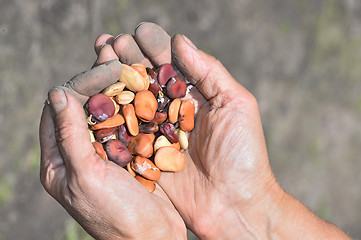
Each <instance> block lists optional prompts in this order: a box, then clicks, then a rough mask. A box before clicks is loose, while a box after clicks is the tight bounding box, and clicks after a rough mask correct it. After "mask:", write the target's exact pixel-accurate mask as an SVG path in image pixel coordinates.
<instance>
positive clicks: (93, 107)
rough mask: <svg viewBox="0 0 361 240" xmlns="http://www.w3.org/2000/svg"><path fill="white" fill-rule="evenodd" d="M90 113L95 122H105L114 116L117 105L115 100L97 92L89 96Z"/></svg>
mask: <svg viewBox="0 0 361 240" xmlns="http://www.w3.org/2000/svg"><path fill="white" fill-rule="evenodd" d="M87 106H88V109H87V110H88V113H89V115H90V116H92V120H93V122H98V123H99V122H104V121H105V120H107V119H108V118H110V117H113V116H114V113H115V106H114V103H113V101H112V100H111V99H110V98H109V97H108V96H107V95H104V94H102V93H98V94H95V95H93V96H91V97H90V98H89V101H88V103H87Z"/></svg>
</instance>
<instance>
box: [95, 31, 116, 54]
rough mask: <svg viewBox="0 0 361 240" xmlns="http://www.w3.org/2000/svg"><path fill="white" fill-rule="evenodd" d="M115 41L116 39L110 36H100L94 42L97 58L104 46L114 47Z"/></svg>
mask: <svg viewBox="0 0 361 240" xmlns="http://www.w3.org/2000/svg"><path fill="white" fill-rule="evenodd" d="M113 41H114V37H113V36H112V35H110V34H107V33H105V34H101V35H99V37H97V39H96V40H95V42H94V50H95V53H96V54H97V56H98V55H99V52H100V49H101V48H102V46H104V45H105V44H109V45H112V44H113Z"/></svg>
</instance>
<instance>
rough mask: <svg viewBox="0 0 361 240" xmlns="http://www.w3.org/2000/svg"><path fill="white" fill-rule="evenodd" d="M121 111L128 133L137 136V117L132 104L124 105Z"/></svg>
mask: <svg viewBox="0 0 361 240" xmlns="http://www.w3.org/2000/svg"><path fill="white" fill-rule="evenodd" d="M122 112H123V116H124V119H125V123H126V124H127V127H128V131H129V133H130V134H131V135H133V136H137V135H138V133H139V127H138V119H137V116H136V115H135V110H134V106H133V105H132V104H127V105H124V106H123V109H122Z"/></svg>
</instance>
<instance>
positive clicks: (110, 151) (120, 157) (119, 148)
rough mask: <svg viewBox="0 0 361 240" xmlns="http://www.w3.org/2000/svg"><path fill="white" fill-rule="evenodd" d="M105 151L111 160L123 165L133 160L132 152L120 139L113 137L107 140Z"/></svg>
mask: <svg viewBox="0 0 361 240" xmlns="http://www.w3.org/2000/svg"><path fill="white" fill-rule="evenodd" d="M105 152H106V153H107V156H108V158H109V160H111V161H113V162H114V163H116V164H118V165H119V166H121V167H124V166H126V165H127V164H128V163H129V162H130V161H131V160H132V154H130V152H129V150H128V149H127V147H126V146H125V145H124V144H123V143H122V141H120V140H116V139H111V140H109V141H108V142H106V143H105Z"/></svg>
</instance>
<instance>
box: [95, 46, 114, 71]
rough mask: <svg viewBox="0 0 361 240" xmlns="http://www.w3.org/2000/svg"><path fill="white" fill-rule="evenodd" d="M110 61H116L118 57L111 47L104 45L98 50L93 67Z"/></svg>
mask: <svg viewBox="0 0 361 240" xmlns="http://www.w3.org/2000/svg"><path fill="white" fill-rule="evenodd" d="M111 60H118V56H117V55H116V54H115V52H114V49H113V47H112V46H111V45H109V44H105V45H103V46H102V48H101V49H100V51H99V55H98V58H97V60H96V61H95V63H94V65H93V67H95V66H99V65H101V64H104V63H106V62H109V61H111ZM93 67H92V68H93Z"/></svg>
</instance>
